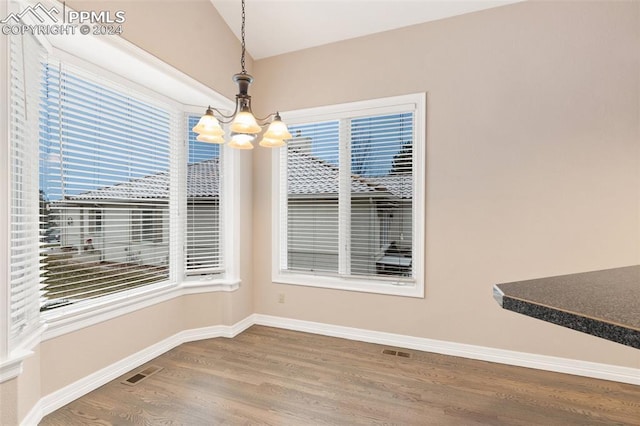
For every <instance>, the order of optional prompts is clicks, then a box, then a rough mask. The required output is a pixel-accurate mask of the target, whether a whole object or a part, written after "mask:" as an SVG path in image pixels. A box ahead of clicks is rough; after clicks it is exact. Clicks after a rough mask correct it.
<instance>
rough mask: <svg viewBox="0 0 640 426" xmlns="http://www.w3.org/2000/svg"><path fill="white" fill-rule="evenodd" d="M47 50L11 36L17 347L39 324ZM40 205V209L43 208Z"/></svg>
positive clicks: (12, 315) (13, 324)
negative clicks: (41, 116) (41, 118)
mask: <svg viewBox="0 0 640 426" xmlns="http://www.w3.org/2000/svg"><path fill="white" fill-rule="evenodd" d="M43 54H44V50H43V48H42V47H41V46H40V45H39V43H38V42H37V40H36V39H35V38H34V37H33V36H31V35H29V34H25V35H22V36H19V35H12V36H10V37H9V66H10V68H9V73H10V85H9V97H10V102H9V115H10V117H9V135H10V136H9V137H10V142H9V143H10V164H11V166H10V167H11V170H10V176H11V182H10V185H11V201H10V203H11V231H10V242H9V244H10V256H11V271H10V300H9V303H10V308H9V343H10V347H12V348H14V347H16V346H17V345H19V344H20V343H21V342H22V341H24V339H26V338H27V337H28V336H29V335H30V334H31V332H33V331H35V330H36V329H37V327H38V324H39V308H40V302H39V299H40V287H41V278H40V271H39V267H38V263H37V262H35V261H34V259H37V258H38V253H39V244H38V234H39V224H38V222H39V217H38V213H39V212H40V211H42V208H43V207H44V204H43V203H40V206H39V201H38V165H37V161H34V160H35V159H36V158H37V156H38V144H37V140H38V109H39V106H38V103H39V100H38V94H39V91H38V88H39V85H40V81H41V70H42V65H41V64H42V61H43ZM39 207H40V208H39Z"/></svg>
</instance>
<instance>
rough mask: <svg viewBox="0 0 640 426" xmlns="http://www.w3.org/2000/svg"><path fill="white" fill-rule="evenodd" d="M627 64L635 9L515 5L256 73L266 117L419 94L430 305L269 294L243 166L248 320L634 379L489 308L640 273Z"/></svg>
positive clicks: (609, 359)
mask: <svg viewBox="0 0 640 426" xmlns="http://www.w3.org/2000/svg"><path fill="white" fill-rule="evenodd" d="M638 46H640V2H524V3H518V4H514V5H509V6H504V7H500V8H495V9H490V10H486V11H482V12H477V13H473V14H469V15H464V16H459V17H454V18H450V19H445V20H441V21H437V22H432V23H426V24H422V25H417V26H413V27H409V28H405V29H400V30H395V31H391V32H387V33H383V34H378V35H373V36H368V37H364V38H359V39H354V40H350V41H344V42H339V43H335V44H331V45H327V46H323V47H318V48H312V49H308V50H304V51H300V52H295V53H290V54H285V55H281V56H277V57H273V58H268V59H264V60H259V61H256V62H255V63H254V69H255V75H256V76H257V77H258V78H259V81H258V84H256V85H255V86H256V90H255V91H254V99H256V100H260V101H261V102H263V103H262V104H260V105H259V106H260V109H262V110H263V111H267V110H271V109H276V108H277V109H279V110H280V111H286V110H292V109H297V108H303V107H313V106H319V105H326V104H334V103H341V102H349V101H356V100H363V99H370V98H377V97H384V96H392V95H399V94H406V93H414V92H427V131H426V143H427V147H426V151H427V182H426V202H427V210H426V215H427V219H426V256H425V259H424V262H426V297H425V298H424V299H411V298H402V297H393V296H382V295H372V294H362V293H356V292H345V291H336V290H323V289H317V288H311V287H300V286H289V285H282V284H274V283H272V282H271V279H270V277H271V259H270V255H269V253H270V250H271V238H272V236H271V217H270V214H269V213H270V211H271V201H272V200H271V167H270V165H271V162H270V158H269V153H268V152H266V151H264V150H255V152H254V188H255V189H254V192H253V194H254V199H253V200H254V206H255V209H254V233H253V236H254V258H255V262H254V277H255V283H254V285H255V295H254V297H255V305H256V310H257V312H258V313H262V314H270V315H278V316H283V317H288V318H295V319H302V320H310V321H319V322H322V323H330V324H338V325H343V326H351V327H360V328H365V329H371V330H379V331H385V332H393V333H400V334H405V335H411V336H419V337H426V338H433V339H440V340H445V341H452V342H460V343H469V344H475V345H481V346H488V347H495V348H503V349H510V350H516V351H524V352H531V353H537V354H544V355H552V356H559V357H567V358H575V359H579V360H587V361H594V362H602V363H608V364H615V365H620V366H629V367H636V368H637V367H640V358H639V357H638V352H637V350H634V349H632V348H630V347H625V346H622V345H619V344H616V343H611V342H608V341H605V340H602V339H598V338H595V337H592V336H588V335H586V334H582V333H578V332H575V331H572V330H569V329H565V328H562V327H558V326H555V325H551V324H548V323H545V322H542V321H538V320H534V319H531V318H527V317H524V316H521V315H518V314H515V313H511V312H508V311H505V310H502V309H501V308H500V307H499V306H498V305H497V304H496V302H495V301H494V300H493V299H492V293H491V290H492V286H493V284H495V283H500V282H508V281H513V280H520V279H526V278H534V277H544V276H551V275H558V274H564V273H574V272H581V271H589V270H597V269H602V268H610V267H617V266H625V265H631V264H636V263H638V262H639V261H640V247H639V240H640V238H639V237H640V229H639V226H640V222H639V221H638V218H639V214H640V212H639V201H640V192H639V191H638V183H639V180H640V176H639V169H640V132H639V119H638V117H639V111H638V97H639V78H638V67H639V55H640V49H639V48H638ZM260 82H262V84H260ZM264 102H267V103H264ZM284 120H285V121H286V116H284ZM278 293H284V294H285V300H286V302H285V303H284V304H279V303H277V301H278V297H277V295H278Z"/></svg>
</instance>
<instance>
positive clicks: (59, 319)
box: [42, 278, 240, 341]
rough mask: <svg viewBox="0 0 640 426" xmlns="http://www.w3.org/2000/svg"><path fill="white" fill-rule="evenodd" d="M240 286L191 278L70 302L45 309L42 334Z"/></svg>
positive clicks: (50, 334) (64, 331) (68, 330)
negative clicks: (87, 302)
mask: <svg viewBox="0 0 640 426" xmlns="http://www.w3.org/2000/svg"><path fill="white" fill-rule="evenodd" d="M238 288H240V280H233V279H228V278H226V279H221V278H216V279H211V280H202V279H201V280H196V281H193V280H190V281H184V282H182V283H180V284H179V285H175V284H168V283H164V284H159V285H155V286H149V287H145V288H144V289H138V291H137V292H136V293H135V294H133V295H131V294H118V295H114V296H116V297H114V298H111V299H109V300H105V301H100V302H98V301H95V303H92V304H91V305H90V306H88V305H85V306H82V305H80V306H78V305H70V306H68V307H61V308H57V309H55V310H52V311H50V312H44V313H43V314H42V319H43V320H44V322H45V323H46V324H47V329H46V331H45V332H44V334H43V335H42V341H45V340H49V339H53V338H55V337H58V336H61V335H64V334H67V333H71V332H74V331H77V330H80V329H82V328H85V327H89V326H92V325H95V324H98V323H101V322H104V321H108V320H110V319H113V318H116V317H118V316H121V315H126V314H128V313H131V312H135V311H138V310H140V309H144V308H147V307H150V306H153V305H156V304H158V303H162V302H165V301H167V300H171V299H174V298H176V297H180V296H183V295H186V294H196V293H209V292H217V291H225V292H229V291H235V290H237V289H238Z"/></svg>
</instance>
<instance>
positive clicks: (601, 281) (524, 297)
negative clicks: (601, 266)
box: [494, 265, 640, 349]
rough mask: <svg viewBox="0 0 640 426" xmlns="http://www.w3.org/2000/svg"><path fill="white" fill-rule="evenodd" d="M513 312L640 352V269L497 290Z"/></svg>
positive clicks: (522, 283) (516, 284) (542, 280)
mask: <svg viewBox="0 0 640 426" xmlns="http://www.w3.org/2000/svg"><path fill="white" fill-rule="evenodd" d="M494 297H495V298H496V300H497V301H498V303H499V304H500V305H501V306H502V307H503V308H504V309H508V310H510V311H514V312H518V313H521V314H524V315H528V316H531V317H533V318H538V319H541V320H544V321H548V322H551V323H554V324H558V325H561V326H564V327H568V328H571V329H574V330H578V331H582V332H584V333H589V334H592V335H594V336H598V337H601V338H604V339H608V340H612V341H614V342H618V343H621V344H623V345H627V346H631V347H634V348H638V349H640V265H637V266H627V267H624V268H615V269H605V270H602V271H595V272H584V273H580V274H570V275H562V276H557V277H549V278H539V279H534V280H526V281H517V282H512V283H505V284H496V285H495V286H494Z"/></svg>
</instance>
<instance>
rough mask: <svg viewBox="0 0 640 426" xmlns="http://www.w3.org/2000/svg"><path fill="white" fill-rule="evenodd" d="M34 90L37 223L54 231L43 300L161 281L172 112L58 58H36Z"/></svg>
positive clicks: (165, 269) (64, 301) (66, 300)
mask: <svg viewBox="0 0 640 426" xmlns="http://www.w3.org/2000/svg"><path fill="white" fill-rule="evenodd" d="M41 98H42V106H41V111H40V112H41V114H40V117H41V118H40V191H41V193H42V194H43V197H45V198H46V199H47V200H48V206H49V212H48V215H47V216H46V217H45V220H44V223H43V228H44V229H57V230H58V232H59V233H58V234H57V238H53V239H52V238H48V239H47V241H46V242H45V246H44V250H43V262H42V265H43V267H42V268H43V275H44V277H45V287H44V297H45V299H46V302H45V303H44V305H43V309H51V308H55V307H59V306H62V305H68V304H71V303H76V302H79V301H83V300H86V299H92V298H96V297H99V296H104V295H108V294H112V293H117V292H121V291H125V290H129V289H132V288H136V287H140V286H145V285H149V284H153V283H159V282H163V281H167V280H168V279H169V258H170V245H169V231H170V227H169V223H168V217H169V205H170V192H171V188H170V186H171V185H170V181H171V179H170V177H171V171H170V158H171V156H170V153H171V141H172V140H174V139H178V138H179V136H178V134H179V133H178V132H179V129H178V128H177V125H176V123H178V125H179V124H180V123H181V122H182V120H181V119H180V114H179V113H177V112H174V111H172V109H171V107H169V106H167V105H162V104H159V103H157V102H153V101H151V100H149V99H146V98H144V97H143V96H142V95H138V94H136V93H134V92H133V91H132V90H130V89H128V88H125V87H120V86H116V85H111V84H107V83H106V82H105V81H104V80H102V81H100V82H98V80H97V78H96V77H94V76H92V75H90V74H87V73H85V72H83V71H82V70H80V69H75V68H73V67H71V66H69V65H66V64H62V63H52V64H47V65H46V66H45V68H44V79H43V83H42V93H41ZM151 121H152V122H153V123H154V125H153V126H148V123H149V122H151Z"/></svg>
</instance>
